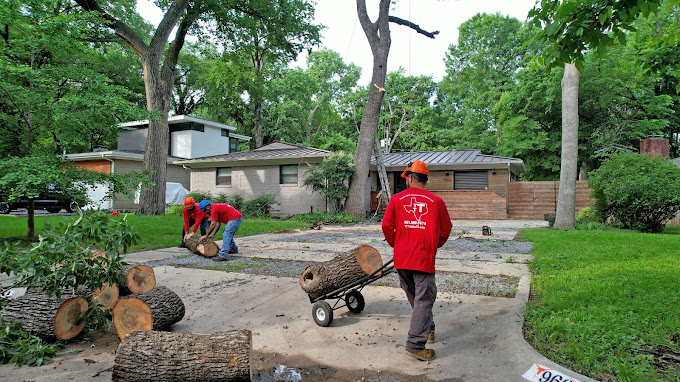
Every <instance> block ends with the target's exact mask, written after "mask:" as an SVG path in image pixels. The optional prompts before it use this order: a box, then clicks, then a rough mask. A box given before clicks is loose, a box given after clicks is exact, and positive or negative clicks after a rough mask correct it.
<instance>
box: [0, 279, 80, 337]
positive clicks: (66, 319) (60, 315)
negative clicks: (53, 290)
mask: <svg viewBox="0 0 680 382" xmlns="http://www.w3.org/2000/svg"><path fill="white" fill-rule="evenodd" d="M88 307H89V305H88V303H87V301H86V300H85V298H83V297H82V296H72V295H67V294H64V295H62V297H61V298H59V299H58V298H56V297H48V296H47V295H45V294H44V293H42V292H41V291H38V290H36V291H27V293H26V294H25V295H23V296H21V297H19V298H17V299H14V300H10V301H9V303H8V304H7V306H5V309H4V310H3V311H2V314H1V315H0V316H1V318H2V321H3V322H5V323H20V324H21V327H22V329H23V330H25V331H27V332H30V333H33V334H35V335H37V336H38V337H41V338H44V339H46V340H54V339H55V338H56V339H59V340H63V341H67V340H70V339H72V338H74V337H76V336H77V335H78V334H80V332H82V331H83V328H84V327H85V321H84V320H82V318H83V317H84V316H85V314H86V313H87V309H88Z"/></svg>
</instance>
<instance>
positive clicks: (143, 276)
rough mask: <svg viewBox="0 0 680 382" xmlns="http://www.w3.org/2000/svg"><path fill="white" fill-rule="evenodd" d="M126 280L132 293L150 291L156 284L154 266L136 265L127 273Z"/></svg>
mask: <svg viewBox="0 0 680 382" xmlns="http://www.w3.org/2000/svg"><path fill="white" fill-rule="evenodd" d="M126 282H127V285H128V289H130V292H132V293H140V292H148V291H150V290H151V289H153V288H154V287H155V286H156V275H155V274H154V272H153V268H151V267H148V266H146V265H136V266H134V267H132V269H130V271H129V272H128V273H127V277H126Z"/></svg>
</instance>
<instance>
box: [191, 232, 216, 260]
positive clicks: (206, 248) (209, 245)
mask: <svg viewBox="0 0 680 382" xmlns="http://www.w3.org/2000/svg"><path fill="white" fill-rule="evenodd" d="M198 239H199V236H196V235H194V236H191V237H190V238H188V239H186V240H184V245H186V246H187V248H189V249H190V250H191V252H193V253H195V254H197V255H201V256H205V257H215V255H217V253H218V252H219V251H220V246H219V245H217V243H215V241H214V240H213V239H209V238H207V237H206V238H205V239H203V241H200V242H199V241H198Z"/></svg>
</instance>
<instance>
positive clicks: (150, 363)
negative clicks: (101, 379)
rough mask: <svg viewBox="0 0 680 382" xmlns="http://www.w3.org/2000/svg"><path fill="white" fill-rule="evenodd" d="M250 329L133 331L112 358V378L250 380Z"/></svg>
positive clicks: (121, 379)
mask: <svg viewBox="0 0 680 382" xmlns="http://www.w3.org/2000/svg"><path fill="white" fill-rule="evenodd" d="M251 346H252V345H251V332H250V330H232V331H226V332H217V333H212V334H194V333H167V332H156V331H135V332H133V333H130V334H129V335H128V336H127V337H125V338H124V339H123V341H122V342H121V343H120V346H118V351H117V353H116V358H115V359H114V361H113V375H112V380H113V381H134V382H139V381H183V382H189V381H201V382H209V381H250V378H251V370H250V350H251Z"/></svg>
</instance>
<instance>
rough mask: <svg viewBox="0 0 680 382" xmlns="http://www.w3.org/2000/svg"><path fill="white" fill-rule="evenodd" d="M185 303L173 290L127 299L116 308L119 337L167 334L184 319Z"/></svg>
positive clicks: (115, 314)
mask: <svg viewBox="0 0 680 382" xmlns="http://www.w3.org/2000/svg"><path fill="white" fill-rule="evenodd" d="M184 312H185V308H184V302H182V299H181V298H179V296H178V295H177V294H176V293H175V292H173V291H171V290H170V289H168V288H166V287H164V286H159V287H156V288H153V289H152V290H150V291H148V292H141V293H135V294H132V295H130V296H127V297H123V298H121V299H120V300H118V302H117V303H116V305H115V306H114V307H113V325H114V326H115V327H116V332H117V333H118V337H120V338H121V339H123V338H125V335H127V334H128V333H130V332H132V331H135V330H152V329H153V330H164V329H167V328H169V327H170V326H171V325H172V324H174V323H176V322H179V321H181V320H182V318H184Z"/></svg>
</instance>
